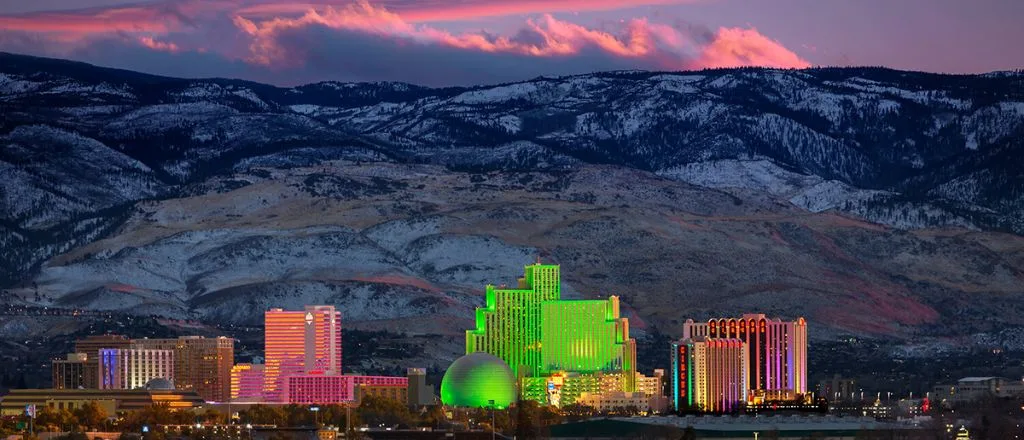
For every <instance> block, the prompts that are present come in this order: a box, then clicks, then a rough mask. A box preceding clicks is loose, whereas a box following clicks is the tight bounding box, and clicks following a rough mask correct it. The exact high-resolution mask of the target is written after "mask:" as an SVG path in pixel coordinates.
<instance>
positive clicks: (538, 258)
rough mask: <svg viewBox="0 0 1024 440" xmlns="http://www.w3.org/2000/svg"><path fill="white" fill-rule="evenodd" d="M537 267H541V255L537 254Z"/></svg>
mask: <svg viewBox="0 0 1024 440" xmlns="http://www.w3.org/2000/svg"><path fill="white" fill-rule="evenodd" d="M537 265H540V254H537Z"/></svg>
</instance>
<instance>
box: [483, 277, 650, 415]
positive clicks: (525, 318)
mask: <svg viewBox="0 0 1024 440" xmlns="http://www.w3.org/2000/svg"><path fill="white" fill-rule="evenodd" d="M517 287H518V288H516V289H506V288H504V287H500V288H495V287H494V286H492V285H488V286H487V290H486V306H485V307H483V308H480V309H477V311H476V328H475V329H473V330H469V331H467V332H466V353H467V354H469V353H474V352H485V353H490V354H492V355H494V356H496V357H498V358H500V359H501V360H503V361H505V363H507V364H508V366H509V367H510V368H511V370H512V372H513V374H514V375H515V377H517V378H519V385H520V396H521V397H522V398H523V399H529V400H536V401H538V402H541V403H545V404H553V405H558V404H559V403H561V404H570V403H572V402H574V401H575V400H576V398H577V397H579V395H580V394H581V393H584V392H587V393H606V392H616V391H626V392H632V391H634V388H635V381H636V341H635V340H633V339H631V338H630V337H629V321H628V320H627V319H626V318H623V317H620V316H619V298H618V297H616V296H612V297H610V298H608V299H607V300H562V299H561V298H560V292H559V267H558V266H555V265H543V264H540V263H537V264H533V265H529V266H526V268H525V274H524V276H523V277H522V278H520V279H519V285H518V286H517Z"/></svg>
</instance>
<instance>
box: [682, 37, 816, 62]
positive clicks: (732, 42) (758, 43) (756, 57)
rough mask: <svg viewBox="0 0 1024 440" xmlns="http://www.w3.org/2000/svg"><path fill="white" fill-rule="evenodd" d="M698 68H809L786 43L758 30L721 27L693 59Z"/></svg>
mask: <svg viewBox="0 0 1024 440" xmlns="http://www.w3.org/2000/svg"><path fill="white" fill-rule="evenodd" d="M695 65H696V66H698V67H743V66H765V67H781V68H805V67H810V66H811V63H808V62H807V61H805V60H804V59H802V58H800V57H799V56H798V55H797V54H795V53H793V52H792V51H791V50H789V49H786V47H785V46H783V45H782V44H779V42H777V41H774V40H772V39H770V38H768V37H765V36H764V35H761V34H760V33H759V32H757V29H753V28H750V29H742V28H720V29H718V33H717V34H716V35H715V39H714V40H713V41H712V42H711V44H709V45H707V46H706V47H705V48H704V50H703V52H702V53H701V55H700V57H699V58H698V59H697V60H696V62H695Z"/></svg>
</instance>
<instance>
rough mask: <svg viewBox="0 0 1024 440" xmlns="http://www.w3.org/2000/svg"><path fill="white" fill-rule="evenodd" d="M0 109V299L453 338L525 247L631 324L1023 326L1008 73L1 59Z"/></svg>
mask: <svg viewBox="0 0 1024 440" xmlns="http://www.w3.org/2000/svg"><path fill="white" fill-rule="evenodd" d="M0 114H2V115H3V118H0V145H2V148H0V179H2V181H3V182H4V183H3V186H2V187H0V246H2V249H3V253H2V255H0V271H2V272H0V280H2V283H3V285H5V286H7V288H6V289H5V291H4V295H5V297H4V299H3V300H4V301H5V302H9V303H25V304H35V305H45V306H56V307H61V308H84V309H92V310H111V311H126V312H129V313H140V314H154V315H161V316H166V317H170V318H190V319H200V320H203V321H207V322H226V323H235V324H240V325H245V324H253V323H257V322H258V320H259V312H260V311H262V310H263V309H264V308H266V307H271V306H285V307H296V306H299V305H301V304H307V303H313V302H318V303H319V302H327V303H334V304H337V305H339V306H340V307H341V308H342V310H344V313H345V316H346V320H347V321H348V323H349V324H351V326H352V327H353V328H362V329H364V330H377V329H388V330H392V331H393V330H396V329H397V330H401V331H407V332H420V333H430V334H442V335H447V336H448V337H449V339H445V341H448V342H451V341H457V340H458V336H457V335H458V332H459V330H460V329H463V328H465V327H466V326H467V325H468V324H469V317H470V312H469V311H470V310H471V309H472V307H475V306H476V305H478V304H479V303H481V301H482V299H481V295H480V291H481V289H482V286H483V285H484V284H485V283H488V282H493V283H503V282H504V283H512V282H514V278H515V277H516V276H517V274H519V273H521V266H522V265H524V264H527V263H529V262H531V261H533V260H534V259H535V258H536V257H537V256H538V255H540V256H542V257H543V258H544V259H546V260H549V261H553V262H557V263H559V264H561V265H562V266H563V272H564V273H565V278H566V282H567V283H568V288H567V291H568V292H569V293H568V294H569V295H573V296H578V297H590V296H597V295H608V294H619V295H621V296H622V297H623V298H624V300H625V303H626V305H627V308H628V309H629V313H630V314H631V315H632V319H633V321H632V323H633V325H634V326H635V328H637V329H638V330H639V331H640V332H641V333H643V332H656V331H660V332H664V333H667V334H669V335H671V334H675V333H678V324H679V323H680V322H681V321H682V320H685V319H686V318H688V317H693V318H698V319H699V318H703V317H706V316H708V315H711V314H720V313H738V312H741V311H747V310H754V309H756V310H760V311H764V312H766V313H771V314H780V315H784V316H794V315H797V314H801V315H805V316H807V317H808V318H809V319H811V321H812V322H813V323H815V325H816V335H817V336H818V337H825V338H831V337H834V336H837V335H840V334H851V333H852V334H858V335H866V336H878V337H886V338H897V339H908V340H909V339H913V338H915V337H916V336H919V335H929V336H932V337H944V338H945V337H954V336H964V337H967V336H968V335H972V334H989V333H992V334H993V335H994V334H995V333H993V332H992V330H993V329H1003V328H1006V327H1009V328H1016V327H1021V326H1024V320H1022V319H1021V318H1020V316H1022V314H1021V313H1020V311H1021V310H1020V308H1021V306H1020V304H1024V302H1022V301H1021V299H1022V298H1021V296H1022V294H1024V289H1022V288H1021V286H1022V283H1021V282H1022V280H1024V239H1022V238H1021V237H1020V236H1019V235H1017V234H1020V233H1022V232H1024V223H1021V220H1020V219H1021V218H1024V217H1022V214H1024V176H1022V171H1021V168H1020V167H1019V166H1016V164H1019V163H1021V160H1022V159H1024V75H1022V74H1017V73H998V74H989V75H981V76H943V75H934V74H923V73H910V72H898V71H891V70H884V69H812V70H802V71H779V70H764V69H739V70H714V71H704V72H685V73H648V72H612V73H601V74H593V75H584V76H574V77H565V78H539V79H536V80H532V81H528V82H523V83H516V84H505V85H498V86H487V87H474V88H450V89H428V88H421V87H417V86H412V85H408V84H392V83H375V84H341V83H319V84H312V85H307V86H302V87H296V88H288V89H285V88H277V87H272V86H267V85H261V84H255V83H249V82H242V81H234V80H220V79H216V80H187V79H175V78H163V77H155V76H149V75H142V74H137V73H133V72H126V71H118V70H111V69H102V68H97V67H93V66H88V65H84V64H80V63H72V62H66V61H60V60H49V59H39V58H31V57H24V56H18V55H0ZM666 305H673V306H672V307H667V306H666ZM439 315H440V316H444V317H445V318H444V319H437V317H438V316H439ZM947 320H956V322H958V326H956V327H950V326H947V325H945V324H944V323H945V322H948V321H947ZM971 338H974V339H971V340H988V341H991V340H992V338H995V336H988V337H976V336H971ZM986 338H988V339H986ZM944 340H948V339H944ZM446 343H447V342H446ZM449 348H450V347H449ZM451 351H452V350H450V349H446V350H445V351H444V352H451ZM455 351H457V350H455Z"/></svg>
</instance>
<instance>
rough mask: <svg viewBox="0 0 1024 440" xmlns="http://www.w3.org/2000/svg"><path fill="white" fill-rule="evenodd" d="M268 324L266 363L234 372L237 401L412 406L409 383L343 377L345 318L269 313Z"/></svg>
mask: <svg viewBox="0 0 1024 440" xmlns="http://www.w3.org/2000/svg"><path fill="white" fill-rule="evenodd" d="M263 319H264V321H263V322H264V327H265V328H264V353H263V354H264V363H263V364H237V365H235V366H234V368H232V370H231V398H232V400H233V401H235V402H248V403H254V402H265V403H290V404H314V403H315V404H337V403H346V402H355V401H357V400H358V399H359V398H360V397H361V396H364V395H379V396H386V397H390V398H397V399H399V400H401V401H403V402H405V401H406V400H407V397H406V396H407V395H408V391H407V387H408V378H406V377H386V376H356V375H344V374H342V368H341V312H339V311H338V310H336V309H335V308H334V307H333V306H306V307H305V308H304V309H303V310H297V311H289V310H283V309H270V310H267V311H266V312H265V313H264V315H263Z"/></svg>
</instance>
